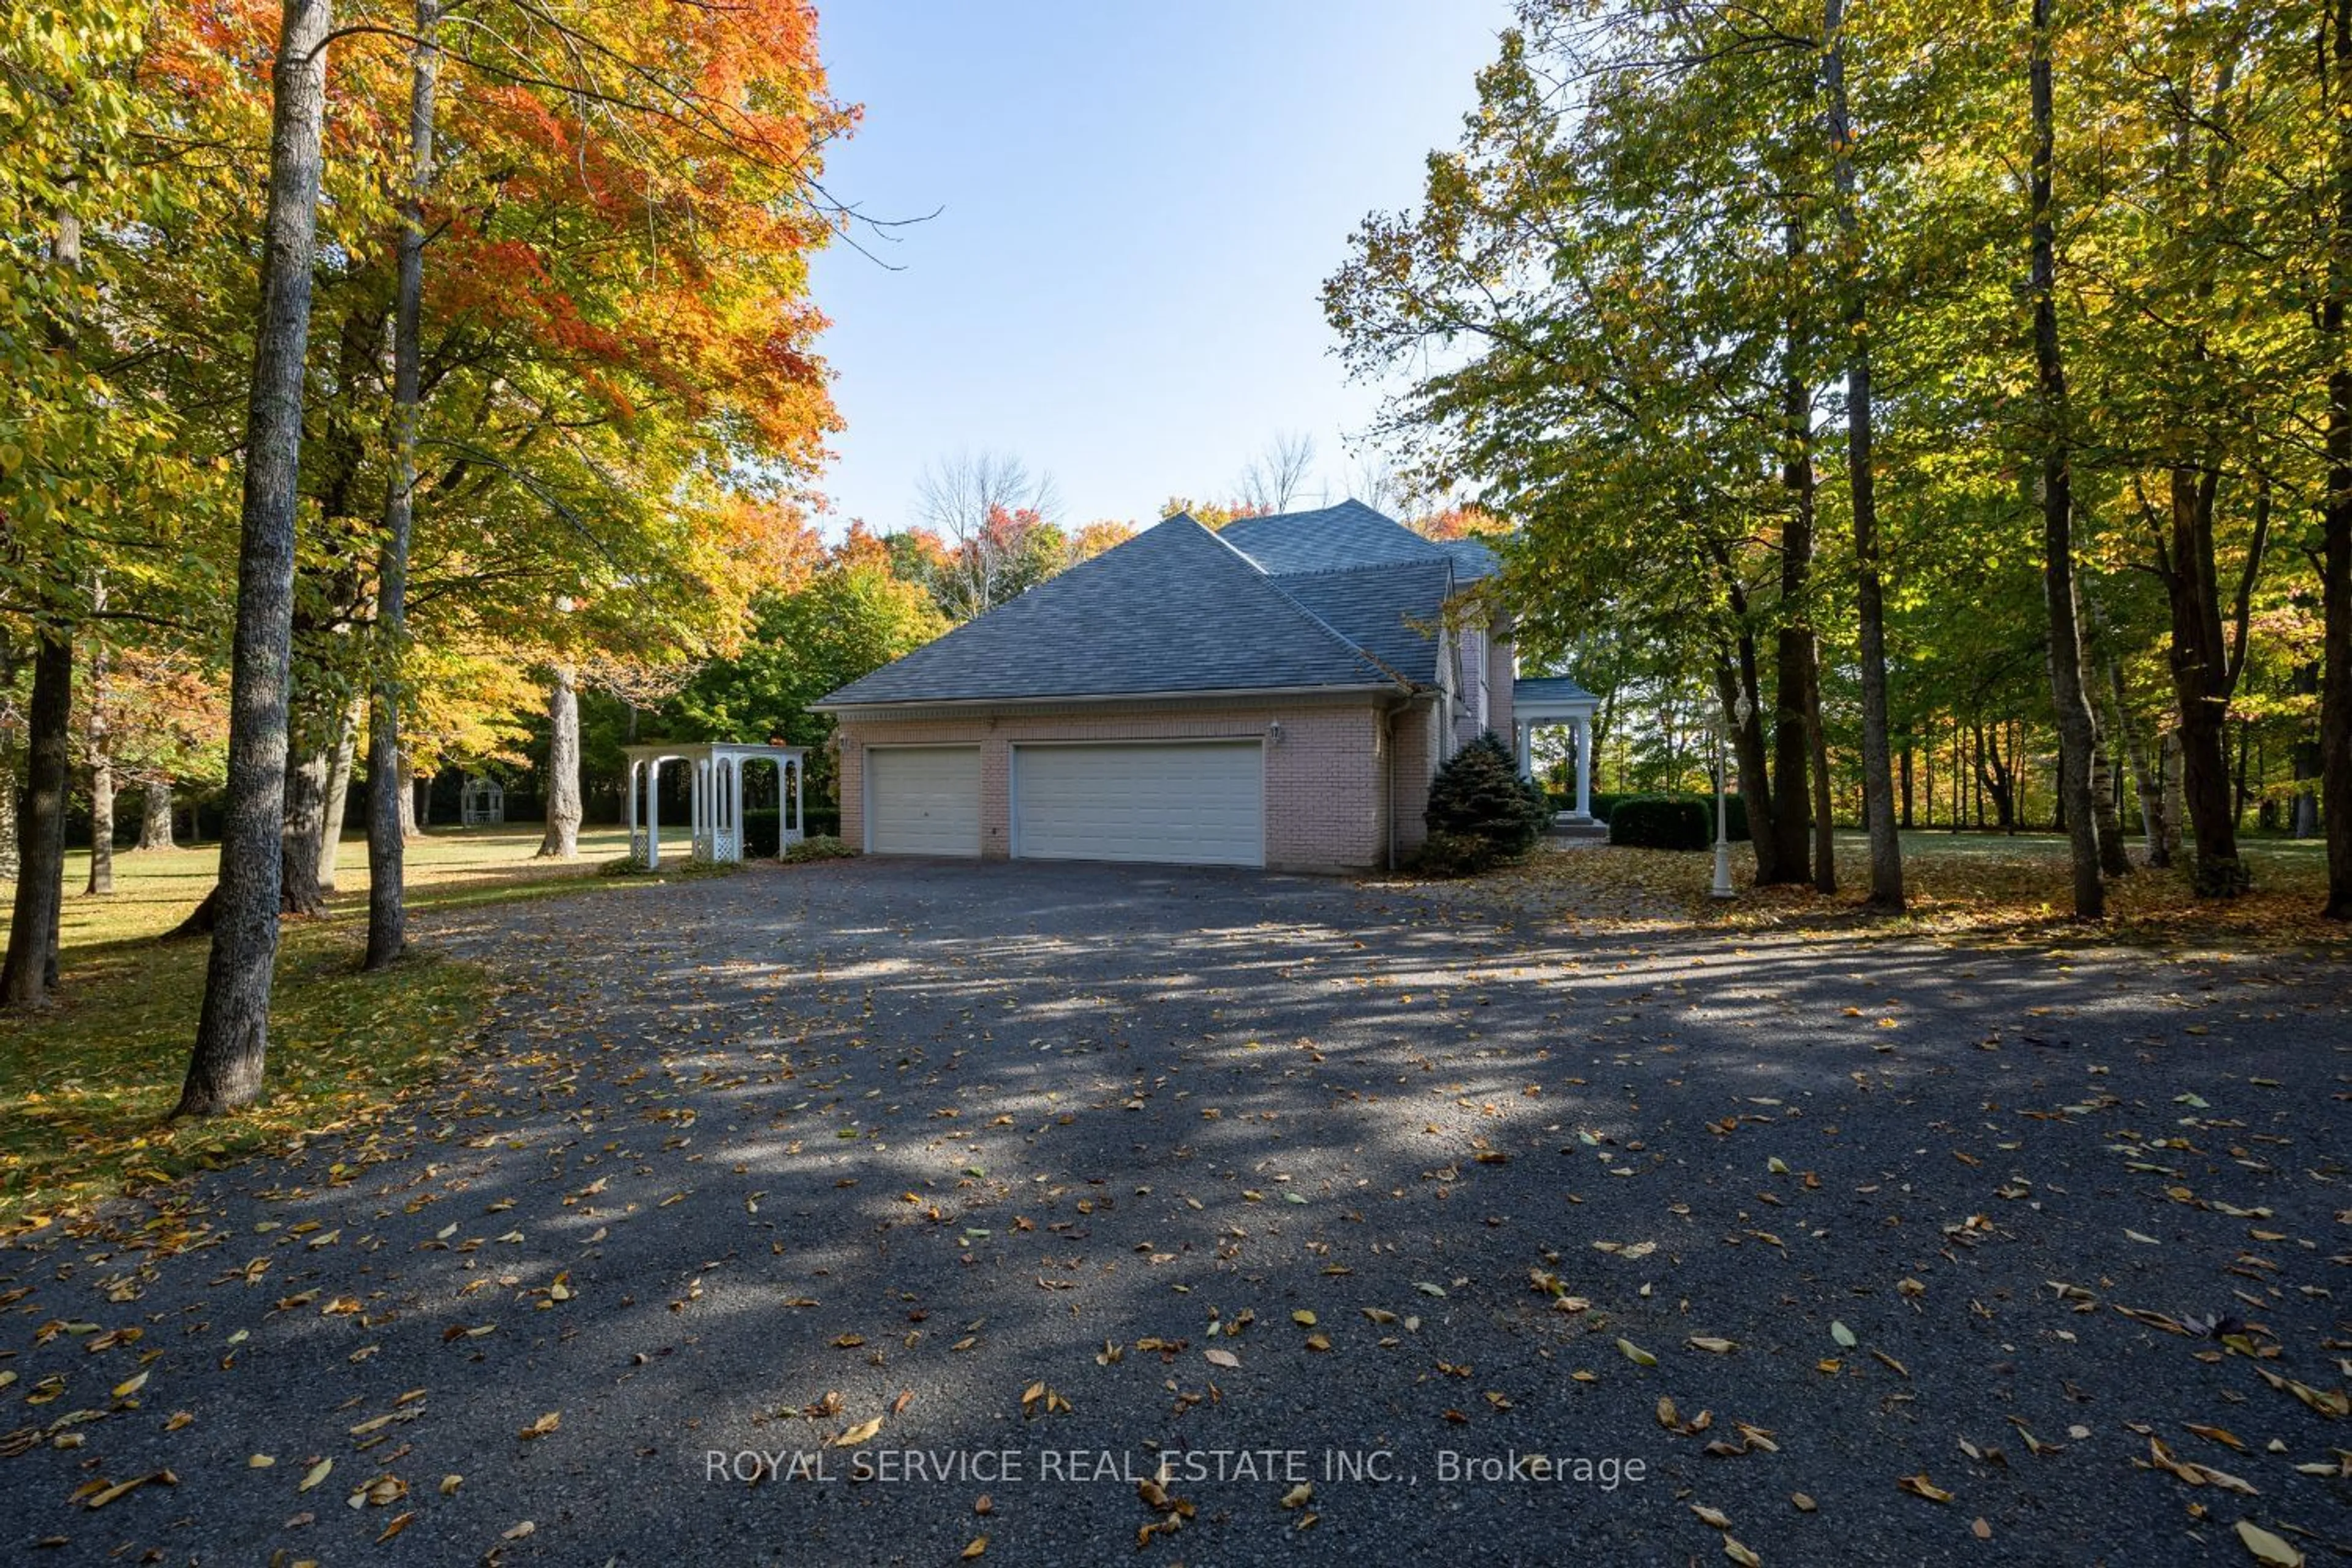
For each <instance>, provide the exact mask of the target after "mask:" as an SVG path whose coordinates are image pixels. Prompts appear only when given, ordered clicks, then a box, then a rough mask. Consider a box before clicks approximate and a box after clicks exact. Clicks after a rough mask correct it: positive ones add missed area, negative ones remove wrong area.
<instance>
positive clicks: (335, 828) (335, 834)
mask: <svg viewBox="0 0 2352 1568" xmlns="http://www.w3.org/2000/svg"><path fill="white" fill-rule="evenodd" d="M359 729H360V704H358V703H357V702H354V703H352V705H351V706H350V707H349V708H346V709H344V710H343V727H342V729H341V731H340V732H339V733H338V734H337V735H336V737H335V750H334V754H333V756H332V757H331V759H330V760H329V762H328V763H327V808H326V810H324V811H323V812H321V813H320V816H319V890H320V891H321V892H326V893H331V892H333V891H334V890H335V863H336V861H337V860H338V859H340V858H341V854H342V847H343V818H344V817H346V816H349V815H350V814H351V800H352V761H353V758H354V756H355V754H356V753H357V752H358V750H359Z"/></svg>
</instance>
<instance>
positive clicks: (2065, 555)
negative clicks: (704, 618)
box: [2027, 0, 2107, 920]
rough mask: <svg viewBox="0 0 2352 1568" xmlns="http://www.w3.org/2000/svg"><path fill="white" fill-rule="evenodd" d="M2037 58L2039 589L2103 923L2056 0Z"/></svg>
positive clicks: (2090, 915) (2085, 871)
mask: <svg viewBox="0 0 2352 1568" xmlns="http://www.w3.org/2000/svg"><path fill="white" fill-rule="evenodd" d="M2032 32H2033V37H2032V60H2031V63H2030V64H2029V66H2028V68H2027V77H2028V83H2029V88H2030V92H2031V96H2032V120H2033V166H2032V174H2031V177H2030V184H2031V188H2032V295H2033V363H2034V372H2035V379H2036V382H2037V384H2038V386H2039V389H2040V395H2041V404H2042V409H2041V413H2042V485H2041V489H2042V598H2043V602H2044V603H2045V605H2047V607H2048V613H2049V622H2050V694H2051V700H2052V702H2053V706H2054V707H2055V709H2056V712H2057V721H2058V753H2059V758H2060V766H2059V770H2058V777H2059V783H2060V792H2059V798H2060V802H2061V804H2062V805H2063V808H2064V811H2065V815H2066V833H2067V837H2068V839H2069V840H2070V842H2071V845H2072V848H2073V854H2074V914H2075V916H2076V918H2078V919H2081V920H2099V919H2102V918H2104V917H2105V914H2106V911H2107V892H2106V884H2105V881H2104V880H2103V879H2102V878H2101V876H2100V872H2099V827H2098V822H2097V819H2096V818H2095V816H2093V815H2092V809H2093V808H2092V804H2091V792H2092V789H2093V781H2092V768H2093V765H2094V760H2095V759H2094V754H2095V752H2096V751H2097V750H2098V744H2099V736H2098V726H2097V725H2096V724H2095V723H2094V722H2093V721H2092V718H2091V699H2090V695H2089V693H2088V692H2087V691H2086V690H2085V689H2084V685H2083V629H2082V620H2081V616H2080V615H2079V613H2078V610H2077V606H2076V604H2075V599H2074V436H2073V432H2072V430H2071V429H2070V428H2069V425H2068V417H2067V407H2066V369H2065V365H2064V363H2063V361H2062V360H2061V358H2060V356H2059V350H2058V298H2057V249H2058V247H2057V229H2056V224H2055V222H2054V220H2053V216H2052V190H2051V184H2052V163H2053V149H2054V147H2055V142H2056V132H2055V130H2054V125H2053V112H2052V105H2051V100H2052V89H2051V80H2050V73H2051V64H2050V56H2051V28H2050V0H2033V20H2032Z"/></svg>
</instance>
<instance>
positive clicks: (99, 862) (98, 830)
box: [82, 577, 114, 896]
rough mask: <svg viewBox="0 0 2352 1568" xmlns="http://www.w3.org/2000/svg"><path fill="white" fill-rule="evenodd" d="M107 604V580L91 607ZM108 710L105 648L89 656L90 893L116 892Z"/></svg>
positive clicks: (96, 587) (94, 591)
mask: <svg viewBox="0 0 2352 1568" xmlns="http://www.w3.org/2000/svg"><path fill="white" fill-rule="evenodd" d="M105 607H106V580H105V579H104V578H103V577H100V578H99V579H98V580H97V581H96V582H94V583H93V584H91V587H90V608H91V610H93V611H97V610H102V609H104V608H105ZM108 720H109V715H108V713H107V710H106V649H105V647H103V646H99V647H92V648H91V649H90V655H89V725H88V728H87V730H86V731H85V733H84V736H83V739H84V742H86V751H87V754H88V755H89V880H88V882H86V883H85V884H84V885H83V887H82V891H83V892H84V893H85V894H88V895H92V896H95V895H98V894H103V893H111V892H112V891H114V735H113V732H112V729H111V727H110V724H109V721H108Z"/></svg>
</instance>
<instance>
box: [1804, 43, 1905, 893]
mask: <svg viewBox="0 0 2352 1568" xmlns="http://www.w3.org/2000/svg"><path fill="white" fill-rule="evenodd" d="M1822 40H1823V42H1824V45H1825V51H1824V53H1823V56H1822V87H1823V89H1824V90H1825V92H1826V93H1827V96H1828V100H1829V135H1830V149H1831V153H1832V174H1833V177H1834V180H1835V184H1836V186H1837V209H1838V225H1839V226H1840V228H1842V229H1843V231H1844V240H1845V248H1846V256H1845V258H1844V263H1843V268H1842V269H1841V271H1842V277H1841V279H1840V283H1841V286H1842V287H1843V289H1844V292H1845V327H1846V355H1847V358H1846V377H1845V380H1846V385H1845V444H1846V479H1847V483H1848V486H1849V487H1850V489H1851V490H1852V492H1853V559H1854V605H1855V610H1856V619H1857V622H1858V628H1857V629H1858V632H1859V637H1858V641H1859V643H1860V645H1861V656H1862V816H1863V824H1864V826H1865V827H1866V828H1867V829H1868V830H1869V833H1870V902H1871V906H1872V907H1873V908H1874V909H1879V910H1901V909H1902V908H1903V840H1902V837H1900V830H1899V828H1898V827H1897V826H1896V824H1895V773H1894V746H1893V743H1892V738H1891V732H1890V730H1889V726H1888V720H1887V699H1886V599H1885V588H1884V587H1883V585H1882V584H1881V583H1880V579H1879V560H1878V479H1877V475H1876V473H1875V472H1874V470H1873V468H1872V464H1873V463H1874V461H1875V459H1874V457H1873V455H1872V451H1871V422H1872V418H1873V411H1872V407H1871V383H1870V312H1869V308H1868V304H1867V301H1866V300H1865V299H1864V284H1863V282H1862V280H1861V279H1860V278H1859V277H1858V276H1857V274H1859V272H1860V271H1861V265H1860V263H1861V252H1862V247H1863V238H1862V213H1861V210H1860V206H1861V198H1860V195H1859V194H1858V191H1857V188H1856V183H1855V178H1854V169H1853V119H1852V116H1851V115H1850V114H1849V112H1848V110H1847V106H1846V91H1845V0H1822Z"/></svg>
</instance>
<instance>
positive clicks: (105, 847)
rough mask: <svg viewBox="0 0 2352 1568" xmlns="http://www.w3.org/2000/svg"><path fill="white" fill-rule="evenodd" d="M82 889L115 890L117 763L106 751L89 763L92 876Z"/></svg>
mask: <svg viewBox="0 0 2352 1568" xmlns="http://www.w3.org/2000/svg"><path fill="white" fill-rule="evenodd" d="M82 891H83V892H85V893H91V894H97V893H110V892H112V891H114V763H113V761H112V760H111V759H110V758H109V757H108V756H106V755H105V753H103V752H100V753H99V755H98V756H97V757H95V758H94V759H93V760H92V761H91V763H90V764H89V882H88V883H87V884H85V885H84V887H83V888H82Z"/></svg>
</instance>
